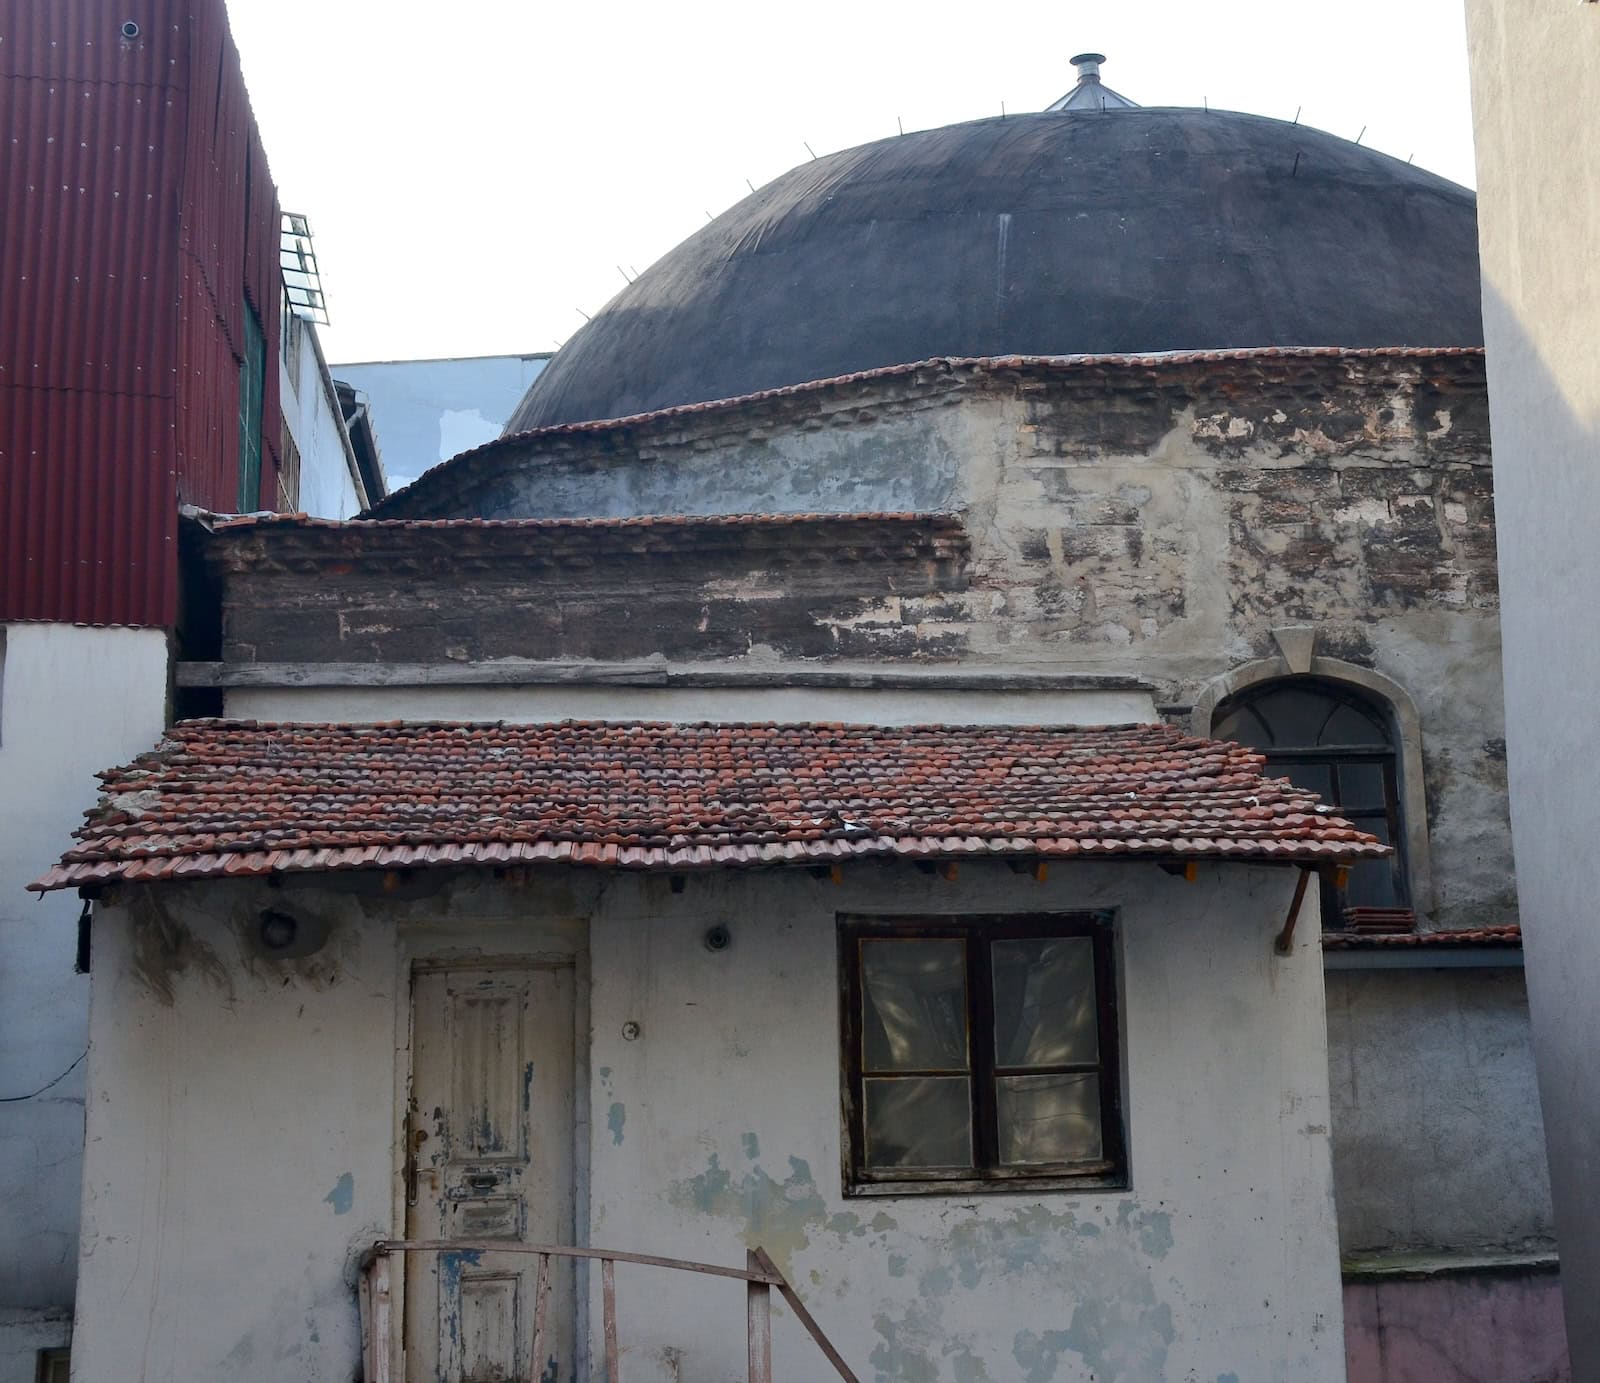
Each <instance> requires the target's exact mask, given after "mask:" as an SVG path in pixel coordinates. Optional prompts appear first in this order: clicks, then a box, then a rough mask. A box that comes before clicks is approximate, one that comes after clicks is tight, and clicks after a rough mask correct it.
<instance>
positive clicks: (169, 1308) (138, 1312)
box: [73, 887, 396, 1383]
mask: <svg viewBox="0 0 1600 1383" xmlns="http://www.w3.org/2000/svg"><path fill="white" fill-rule="evenodd" d="M284 897H285V894H284V893H283V892H281V891H273V893H271V894H269V893H268V891H267V890H266V889H264V888H257V887H242V888H241V887H234V888H223V889H207V890H203V891H201V890H194V889H176V890H161V891H156V892H143V893H140V892H135V893H134V894H133V895H132V896H131V897H130V898H129V899H128V904H127V906H125V907H120V908H118V907H113V908H102V909H101V910H100V911H99V914H98V916H97V919H96V929H95V963H94V970H93V974H92V978H93V986H94V987H93V1000H92V1004H91V1019H90V1029H91V1038H92V1042H93V1048H92V1051H91V1055H90V1066H89V1086H90V1096H89V1109H88V1137H87V1144H86V1148H85V1175H84V1202H83V1235H82V1245H81V1258H80V1271H79V1279H78V1300H77V1327H76V1336H75V1339H74V1347H73V1356H74V1357H73V1369H74V1374H73V1376H74V1377H75V1378H81V1379H85V1380H99V1379H113V1378H114V1379H127V1380H139V1381H140V1383H155V1381H156V1380H158V1379H212V1378H228V1379H233V1380H241V1381H242V1380H262V1383H266V1380H269V1379H283V1378H288V1377H293V1378H296V1379H306V1380H311V1381H312V1383H349V1380H350V1378H351V1377H352V1376H353V1375H354V1372H355V1369H356V1364H357V1361H358V1360H359V1356H360V1347H359V1335H358V1328H357V1314H356V1301H355V1290H354V1285H353V1284H354V1282H355V1273H354V1268H355V1262H356V1255H357V1253H358V1252H359V1248H360V1246H361V1245H363V1244H368V1243H370V1242H371V1241H372V1240H373V1239H375V1238H377V1237H378V1236H379V1235H380V1234H381V1233H384V1232H385V1231H386V1230H387V1227H388V1225H389V1222H390V1209H391V1198H392V1189H393V1178H394V1174H395V1173H394V1159H393V1151H392V1150H393V1136H392V1129H391V1116H392V1113H393V1108H394V1074H393V1072H394V1043H395V1038H394V1032H395V1027H394V1011H395V995H396V949H395V943H394V932H393V928H392V926H389V925H382V924H380V923H379V922H378V921H376V920H373V919H368V918H365V917H363V916H362V914H361V911H360V909H359V907H358V906H356V904H355V903H354V902H353V901H352V900H350V899H346V898H339V897H327V898H323V899H320V900H318V901H317V902H316V903H315V904H308V903H304V902H303V901H302V900H300V899H299V898H296V899H295V900H294V901H293V902H290V903H286V902H285V901H284ZM269 902H270V903H272V904H273V905H275V906H279V907H283V906H290V907H294V908H295V909H296V910H297V911H301V910H303V911H304V912H305V913H306V914H307V915H308V916H320V917H322V918H323V919H324V920H326V921H328V922H329V923H331V924H333V925H332V926H331V930H330V935H329V940H328V943H327V945H326V946H325V947H324V948H323V950H321V951H319V952H318V953H316V954H315V955H312V956H309V957H306V958H304V959H301V960H287V961H275V960H271V959H268V958H266V957H265V956H263V955H262V954H261V953H260V952H259V950H258V949H256V948H254V947H252V945H251V944H250V941H249V939H248V938H249V934H250V933H249V929H250V928H251V927H252V926H253V924H254V922H255V920H256V918H257V916H258V915H259V912H260V910H261V909H262V908H263V907H265V906H267V905H268V904H269Z"/></svg>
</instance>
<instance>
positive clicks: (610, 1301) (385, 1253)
mask: <svg viewBox="0 0 1600 1383" xmlns="http://www.w3.org/2000/svg"><path fill="white" fill-rule="evenodd" d="M472 1252H482V1253H496V1254H499V1253H522V1254H527V1253H532V1254H537V1255H538V1258H539V1264H538V1271H537V1274H536V1276H535V1279H534V1308H533V1366H532V1367H533V1373H532V1379H531V1383H539V1380H540V1378H541V1376H542V1374H543V1371H544V1361H545V1341H546V1339H547V1338H548V1335H547V1332H548V1329H549V1314H550V1260H551V1259H552V1258H591V1259H592V1258H598V1259H599V1260H600V1292H601V1299H602V1302H603V1303H604V1306H603V1310H604V1321H603V1325H602V1329H603V1332H604V1337H605V1353H606V1380H607V1383H622V1372H621V1361H620V1359H619V1358H618V1349H617V1283H616V1268H617V1264H618V1263H638V1264H642V1265H644V1266H645V1267H651V1268H673V1269H676V1270H678V1271H679V1272H689V1273H702V1274H704V1275H705V1276H707V1277H732V1278H737V1279H739V1280H740V1281H742V1282H744V1283H745V1284H746V1293H745V1335H746V1341H747V1351H748V1357H749V1364H750V1383H773V1380H772V1289H773V1288H774V1287H776V1288H777V1289H778V1294H779V1295H780V1296H781V1297H782V1298H783V1299H784V1301H785V1303H787V1305H788V1307H789V1310H790V1311H792V1312H793V1313H794V1318H795V1319H796V1320H797V1321H799V1322H800V1324H801V1325H803V1326H804V1327H805V1329H806V1332H807V1333H808V1334H809V1335H810V1336H811V1338H812V1339H813V1340H815V1341H816V1343H817V1348H818V1349H820V1350H821V1351H822V1354H823V1357H824V1358H826V1359H827V1361H828V1362H829V1363H830V1364H832V1365H833V1367H834V1369H835V1370H836V1371H837V1372H838V1374H839V1377H840V1378H841V1379H842V1380H843V1381H844V1383H860V1380H859V1379H857V1377H856V1375H855V1374H854V1373H853V1372H852V1371H851V1369H850V1367H849V1365H848V1364H846V1363H845V1362H844V1359H843V1358H842V1357H841V1356H840V1354H839V1351H838V1350H837V1349H835V1348H834V1346H833V1342H832V1341H831V1340H829V1339H828V1337H827V1336H826V1335H825V1334H824V1333H823V1331H822V1327H821V1326H820V1325H818V1324H817V1322H816V1319H815V1317H813V1316H812V1314H811V1312H809V1311H808V1310H806V1307H805V1303H804V1302H802V1301H801V1300H800V1297H799V1294H798V1293H797V1292H796V1291H795V1290H794V1288H793V1287H792V1286H791V1285H790V1284H789V1281H788V1279H787V1278H785V1277H784V1275H783V1274H782V1273H781V1272H780V1271H779V1270H778V1265H777V1264H776V1263H774V1262H773V1261H772V1259H771V1258H770V1257H768V1256H767V1253H766V1251H765V1250H764V1249H760V1248H756V1249H751V1250H750V1251H749V1252H748V1253H746V1254H745V1266H744V1267H743V1268H724V1267H721V1266H719V1265H718V1264H715V1263H696V1262H693V1261H691V1260H689V1259H687V1258H662V1257H658V1256H657V1255H655V1254H649V1253H625V1252H623V1251H621V1250H619V1249H589V1248H570V1247H566V1246H562V1245H555V1244H508V1243H506V1242H505V1241H504V1240H495V1239H477V1240H472V1239H448V1240H446V1239H380V1240H379V1241H378V1242H377V1243H375V1244H374V1245H373V1246H372V1247H371V1248H370V1249H369V1250H367V1252H366V1254H365V1255H364V1256H363V1258H362V1262H361V1277H360V1281H359V1284H358V1288H357V1290H358V1294H359V1297H360V1303H361V1367H362V1376H363V1378H364V1379H365V1380H366V1383H401V1380H400V1379H399V1378H398V1377H397V1376H396V1374H395V1371H394V1345H393V1332H394V1326H395V1317H394V1293H393V1287H392V1271H391V1260H392V1259H393V1257H394V1256H395V1255H396V1254H399V1255H402V1256H404V1255H406V1254H412V1253H472Z"/></svg>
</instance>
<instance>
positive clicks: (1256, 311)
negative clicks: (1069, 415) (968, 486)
mask: <svg viewBox="0 0 1600 1383" xmlns="http://www.w3.org/2000/svg"><path fill="white" fill-rule="evenodd" d="M1085 56H1086V57H1087V58H1094V57H1095V56H1096V55H1085ZM1080 65H1081V60H1080ZM1090 66H1091V67H1093V66H1094V64H1093V63H1091V64H1090ZM1097 84H1098V75H1097V68H1096V69H1095V71H1093V72H1090V73H1089V74H1088V75H1087V76H1086V78H1085V80H1084V81H1083V82H1080V84H1079V87H1078V88H1077V89H1076V90H1075V91H1074V92H1073V93H1071V94H1070V95H1069V96H1068V97H1064V98H1063V99H1062V101H1061V102H1058V103H1057V104H1056V107H1055V108H1052V109H1051V110H1049V111H1045V112H1040V113H1038V114H1029V115H1018V116H1010V117H1006V118H995V119H989V120H975V121H971V122H968V123H966V124H960V125H949V126H946V127H944V128H942V129H935V130H925V131H921V132H918V133H913V134H907V135H903V136H895V137H891V138H889V139H884V140H879V141H877V142H876V143H872V144H864V145H862V146H860V147H858V148H854V149H846V150H844V151H842V152H840V153H836V154H832V155H829V156H827V157H824V158H819V159H816V160H814V161H812V162H809V163H805V164H802V165H800V166H799V167H797V168H794V169H792V170H790V171H789V172H788V173H785V174H783V175H782V176H781V177H779V178H777V179H775V180H774V181H772V182H771V183H769V184H767V185H766V186H765V187H763V188H761V189H760V190H759V191H757V192H756V193H754V194H753V195H751V196H749V197H746V198H745V199H744V200H743V201H741V202H739V203H738V204H737V205H736V206H734V207H732V208H731V209H730V210H728V211H727V212H725V213H724V214H723V215H722V216H720V217H718V218H717V219H716V220H715V221H714V222H712V223H711V224H709V225H707V226H706V227H705V228H704V229H703V230H701V231H699V232H698V233H696V234H695V235H692V236H691V237H689V239H687V240H685V241H684V242H683V243H682V244H681V245H679V246H677V247H676V248H675V249H673V250H672V251H670V252H669V253H668V254H666V255H665V256H663V257H662V258H661V259H660V260H659V261H657V262H656V263H655V264H654V265H652V266H651V267H650V268H649V269H647V270H646V271H645V272H644V273H643V274H641V275H640V276H639V277H638V279H636V280H635V281H634V282H633V283H631V284H629V285H628V286H627V287H626V288H625V289H623V291H622V292H620V293H618V294H617V296H616V297H615V298H613V299H612V300H611V302H609V303H608V304H607V305H606V307H605V308H604V309H603V310H602V311H601V312H600V313H599V314H598V315H596V317H595V318H594V320H593V321H592V322H590V323H589V324H588V325H586V326H585V327H583V328H582V329H581V330H580V331H578V332H577V333H575V334H574V335H573V337H572V338H571V340H570V341H568V342H567V344H566V345H565V346H564V347H563V348H562V349H561V350H560V351H559V352H558V353H557V354H556V356H555V358H554V359H553V360H552V361H551V363H550V365H549V367H548V368H547V369H546V370H545V371H544V372H543V373H542V374H541V375H540V377H539V378H538V379H537V380H536V381H535V382H534V384H533V386H532V387H531V388H530V390H529V391H528V394H527V396H526V397H525V398H524V399H523V401H522V403H521V405H520V406H519V407H518V409H517V411H516V413H515V414H514V415H513V417H512V419H511V421H510V422H509V424H508V425H507V428H506V431H507V432H508V433H512V432H521V431H526V430H529V429H532V428H537V427H544V426H549V425H553V424H559V423H569V422H578V421H584V420H588V419H594V418H612V417H622V416H626V415H629V414H634V413H641V412H648V411H651V410H654V409H659V408H665V407H671V406H674V405H678V404H687V403H698V402H702V401H705V400H708V399H717V398H729V397H735V396H738V395H742V394H749V393H753V392H756V391H758V390H762V389H772V388H777V387H781V386H784V385H790V384H797V383H801V382H803V381H807V380H814V379H826V378H831V377H834V376H837V375H842V374H848V373H850V372H853V371H857V370H868V369H873V368H875V367H878V366H883V365H895V364H903V363H906V362H908V361H914V360H923V359H929V358H932V357H936V356H993V355H1012V354H1025V355H1070V354H1081V353H1094V354H1099V353H1146V352H1156V351H1173V350H1200V349H1227V348H1245V347H1259V346H1350V347H1375V346H1425V347H1427V346H1478V345H1481V344H1482V343H1483V326H1482V322H1481V320H1480V315H1479V283H1478V246H1477V223H1476V203H1475V199H1474V197H1473V194H1472V193H1471V192H1470V191H1469V190H1467V189H1466V188H1464V187H1460V186H1458V185H1457V184H1455V183H1452V182H1449V181H1448V180H1446V179H1444V178H1441V177H1438V176H1436V175H1434V174H1432V173H1428V172H1425V171H1424V170H1422V169H1420V168H1416V167H1413V166H1411V165H1409V164H1407V163H1403V162H1401V161H1400V160H1398V159H1394V158H1391V157H1389V156H1387V155H1385V154H1381V153H1378V152H1377V151H1375V150H1372V149H1368V148H1363V147H1361V146H1360V145H1358V144H1354V143H1351V142H1350V141H1348V140H1345V139H1341V138H1338V137H1337V136H1334V135H1331V134H1327V133H1325V132H1323V131H1320V130H1315V129H1311V128H1309V127H1307V126H1304V125H1298V124H1292V123H1290V122H1287V121H1282V120H1271V119H1267V118H1265V117H1262V116H1256V115H1244V114H1239V113H1235V112H1225V111H1205V110H1194V109H1189V108H1143V107H1132V106H1127V105H1123V106H1117V105H1115V104H1114V101H1120V100H1122V99H1123V98H1120V97H1117V96H1116V93H1114V92H1109V91H1108V90H1107V89H1105V88H1099V87H1098V85H1097ZM1102 93H1103V95H1104V97H1106V98H1110V99H1106V100H1105V105H1104V108H1102V107H1101V105H1100V99H1099V98H1101V96H1102Z"/></svg>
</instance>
